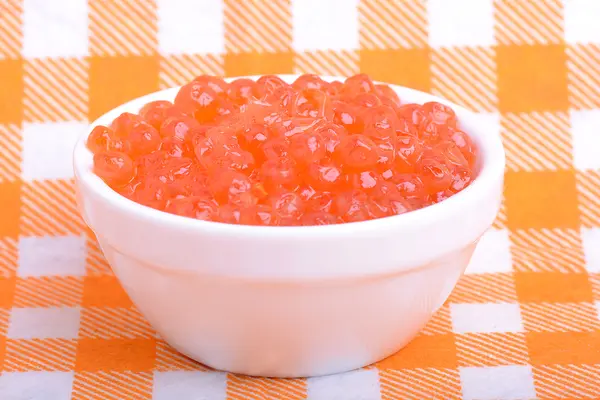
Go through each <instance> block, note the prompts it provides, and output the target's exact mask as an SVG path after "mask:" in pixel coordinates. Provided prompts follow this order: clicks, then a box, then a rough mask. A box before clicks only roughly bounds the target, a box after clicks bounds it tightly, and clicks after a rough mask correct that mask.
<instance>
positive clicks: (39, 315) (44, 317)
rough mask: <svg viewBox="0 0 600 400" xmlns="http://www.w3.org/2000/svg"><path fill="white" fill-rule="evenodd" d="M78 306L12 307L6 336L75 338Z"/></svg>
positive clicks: (15, 337) (14, 337) (19, 337)
mask: <svg viewBox="0 0 600 400" xmlns="http://www.w3.org/2000/svg"><path fill="white" fill-rule="evenodd" d="M78 330H79V308H75V307H49V308H13V309H12V313H11V315H10V324H9V326H8V333H7V336H8V337H9V338H12V339H48V338H58V339H75V338H77V332H78Z"/></svg>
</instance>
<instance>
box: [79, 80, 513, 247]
mask: <svg viewBox="0 0 600 400" xmlns="http://www.w3.org/2000/svg"><path fill="white" fill-rule="evenodd" d="M275 75H277V76H279V77H280V78H282V79H283V80H284V81H286V82H288V83H290V82H293V80H295V79H296V78H297V77H299V76H301V75H300V74H275ZM260 76H261V75H249V76H236V77H227V78H224V79H225V80H226V81H229V82H230V81H232V80H235V79H241V78H249V79H253V80H256V79H258V78H259V77H260ZM319 76H320V77H321V78H322V79H323V80H325V81H333V80H341V81H343V80H345V79H346V78H344V77H338V76H321V75H319ZM374 82H375V83H376V84H380V83H383V84H386V85H389V86H390V87H391V88H392V89H393V90H394V91H395V92H396V93H398V95H399V96H400V99H401V100H402V99H403V97H404V98H409V99H410V100H409V103H420V104H423V103H425V102H427V101H436V102H439V103H442V104H445V105H448V106H450V107H452V108H453V110H454V111H455V113H456V114H457V117H458V119H459V123H461V120H464V118H465V116H466V117H467V119H469V117H472V118H476V115H477V113H475V112H473V111H470V110H467V109H466V108H464V107H462V106H459V105H457V104H454V103H452V102H450V101H448V100H445V99H443V98H440V97H438V96H435V95H432V94H429V93H426V92H422V91H418V90H415V89H411V88H407V87H404V86H399V85H394V84H390V83H385V82H379V81H374ZM180 87H181V86H177V87H172V88H168V89H163V90H159V91H156V92H153V93H150V94H147V95H144V96H140V97H138V98H135V99H133V100H130V101H128V102H126V103H123V104H121V105H119V106H117V107H115V108H113V109H111V110H110V111H108V112H106V113H104V114H103V115H101V116H100V117H98V118H96V120H94V121H93V122H91V123H90V124H89V126H88V128H87V129H86V130H85V131H84V132H83V133H82V134H80V136H79V137H78V139H77V143H76V145H75V148H74V151H73V168H74V172H75V178H76V181H77V182H78V184H82V185H84V186H85V187H86V188H87V189H89V190H90V191H91V192H92V193H93V194H94V195H96V196H97V197H99V198H101V199H102V200H103V201H106V202H108V203H110V204H111V206H113V207H116V208H119V209H120V210H122V211H124V212H126V213H135V214H136V215H137V217H140V218H143V219H146V220H151V221H153V222H154V223H156V224H157V225H164V224H168V225H172V226H174V227H178V228H181V229H185V230H187V231H190V232H203V233H207V234H210V235H213V236H237V237H240V238H243V237H246V236H251V237H256V236H263V237H265V238H271V239H275V240H285V238H289V237H294V238H297V239H298V238H303V237H304V238H310V239H315V238H318V237H331V236H348V235H360V234H366V233H368V232H371V231H377V230H381V229H383V230H385V229H387V228H390V227H391V226H392V225H397V224H402V225H414V224H417V225H423V224H424V225H429V224H434V223H435V222H436V220H438V219H439V218H441V217H444V216H447V214H448V213H464V212H465V211H468V210H469V208H470V207H473V206H476V205H477V203H478V200H481V199H483V198H485V196H486V194H487V193H489V192H490V191H492V190H493V189H494V186H495V185H496V184H497V182H498V180H499V179H500V180H501V179H502V177H503V175H504V168H505V153H504V147H503V145H502V141H501V138H500V135H497V134H494V132H487V134H486V132H481V131H479V130H476V131H475V132H471V131H470V130H466V131H467V132H466V133H467V134H468V135H469V136H470V137H471V138H472V139H473V140H474V141H475V142H476V144H477V146H478V150H479V154H480V157H481V161H480V162H481V165H480V170H479V173H478V175H477V176H476V177H475V179H474V180H473V182H472V183H471V184H470V185H469V186H467V187H466V188H465V189H463V190H462V191H460V192H458V193H456V194H455V195H453V196H451V197H449V198H448V199H446V200H443V201H441V202H439V203H436V204H433V205H430V206H427V207H424V208H421V209H418V210H414V211H410V212H407V213H405V214H401V215H394V216H390V217H384V218H378V219H373V220H367V221H360V222H349V223H342V224H335V225H314V226H253V225H236V224H226V223H221V222H214V221H202V220H196V219H193V218H189V217H183V216H179V215H174V214H170V213H167V212H164V211H159V210H156V209H153V208H151V207H148V206H144V205H142V204H139V203H136V202H134V201H133V200H130V199H128V198H126V197H125V196H122V195H121V194H119V193H117V192H116V191H114V190H113V189H112V188H110V187H109V186H108V185H107V184H106V183H105V182H104V181H103V180H102V179H101V178H100V177H98V176H97V175H96V174H94V173H93V171H92V165H93V154H92V153H91V152H90V151H89V150H88V148H87V146H86V141H87V138H88V136H89V134H90V132H91V131H92V129H93V128H94V127H95V126H97V125H108V124H110V122H111V121H112V120H113V119H114V118H116V117H117V116H118V115H120V114H121V113H123V112H135V113H137V112H138V111H139V109H140V108H141V107H142V106H143V105H144V104H146V103H148V102H150V101H155V100H171V101H172V99H173V98H174V97H175V95H176V93H177V91H178V90H179V88H180ZM482 130H485V129H482Z"/></svg>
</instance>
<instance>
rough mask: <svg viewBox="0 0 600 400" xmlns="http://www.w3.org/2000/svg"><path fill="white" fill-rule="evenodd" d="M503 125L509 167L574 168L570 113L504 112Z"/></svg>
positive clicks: (520, 168)
mask: <svg viewBox="0 0 600 400" xmlns="http://www.w3.org/2000/svg"><path fill="white" fill-rule="evenodd" d="M500 126H501V133H502V138H503V141H504V147H505V149H506V167H507V169H508V170H512V171H544V170H548V169H550V170H556V169H569V168H571V167H572V165H573V156H572V152H573V148H572V145H571V135H570V129H571V127H570V122H569V115H568V114H567V113H546V112H534V113H527V114H504V115H503V116H502V118H501V120H500Z"/></svg>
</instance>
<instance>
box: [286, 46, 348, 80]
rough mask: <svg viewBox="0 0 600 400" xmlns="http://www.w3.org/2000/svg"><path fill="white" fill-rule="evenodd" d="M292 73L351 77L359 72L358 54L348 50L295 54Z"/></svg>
mask: <svg viewBox="0 0 600 400" xmlns="http://www.w3.org/2000/svg"><path fill="white" fill-rule="evenodd" d="M294 64H295V66H294V73H296V74H317V75H333V76H352V75H354V74H357V73H358V72H359V67H358V53H357V52H355V51H349V50H341V51H334V50H324V51H312V52H304V53H297V54H296V56H295V59H294Z"/></svg>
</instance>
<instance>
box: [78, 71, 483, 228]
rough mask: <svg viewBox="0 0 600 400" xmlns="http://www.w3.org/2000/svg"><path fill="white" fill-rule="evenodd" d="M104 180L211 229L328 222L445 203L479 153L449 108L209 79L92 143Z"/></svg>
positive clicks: (316, 86) (99, 132)
mask: <svg viewBox="0 0 600 400" xmlns="http://www.w3.org/2000/svg"><path fill="white" fill-rule="evenodd" d="M87 145H88V148H89V149H90V150H91V151H92V152H93V153H94V172H95V173H96V174H97V175H98V176H99V177H100V178H102V179H103V180H104V181H105V182H106V183H107V184H108V185H109V186H110V187H112V188H113V189H114V190H115V191H117V192H118V193H120V194H122V195H123V196H125V197H127V198H129V199H131V200H133V201H135V202H138V203H140V204H143V205H146V206H148V207H152V208H155V209H158V210H162V211H165V212H168V213H172V214H177V215H182V216H186V217H190V218H196V219H201V220H208V221H218V222H224V223H231V224H245V225H271V226H272V225H286V226H294V225H326V224H338V223H345V222H356V221H364V220H370V219H375V218H382V217H387V216H392V215H398V214H402V213H405V212H408V211H411V210H416V209H419V208H422V207H426V206H428V205H431V204H434V203H437V202H440V201H442V200H444V199H446V198H448V197H450V196H452V195H454V194H455V193H457V192H459V191H461V190H462V189H464V188H465V187H466V186H468V185H469V184H470V182H471V180H472V179H473V177H474V164H475V158H476V148H475V146H474V144H473V142H472V141H471V140H470V138H469V136H468V135H467V134H465V133H464V132H463V131H461V130H460V129H459V127H458V126H457V118H456V116H455V114H454V112H453V110H452V109H451V108H449V107H447V106H445V105H442V104H439V103H426V104H422V105H420V104H403V103H402V102H401V101H400V99H399V98H398V96H397V95H396V93H395V92H394V91H393V90H392V89H391V88H390V87H388V86H386V85H379V84H374V83H373V82H372V81H371V79H370V78H369V77H368V76H366V75H364V74H360V75H355V76H353V77H351V78H348V79H346V81H345V82H338V81H334V82H331V83H328V82H325V81H323V80H322V79H321V78H320V77H318V76H316V75H303V76H301V77H299V78H298V79H297V80H296V81H295V82H294V83H292V84H291V85H290V84H287V83H285V82H284V81H283V80H281V79H280V78H279V77H277V76H273V75H267V76H263V77H261V78H259V79H258V80H257V81H254V80H250V79H237V80H235V81H233V82H231V83H226V82H225V81H224V80H223V79H220V78H217V77H213V76H199V77H198V78H196V79H195V80H194V81H192V82H190V83H188V84H187V85H185V86H183V87H182V88H181V89H180V90H179V92H178V94H177V96H176V97H175V100H174V101H173V102H170V101H162V100H161V101H154V102H151V103H148V104H146V105H145V106H144V107H143V108H142V109H141V110H140V111H139V113H138V114H131V113H123V114H121V115H120V116H119V117H117V118H116V119H115V120H114V121H113V122H112V124H111V125H110V126H108V127H106V126H96V127H95V128H94V129H93V131H92V132H91V134H90V136H89V139H88V143H87Z"/></svg>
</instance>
